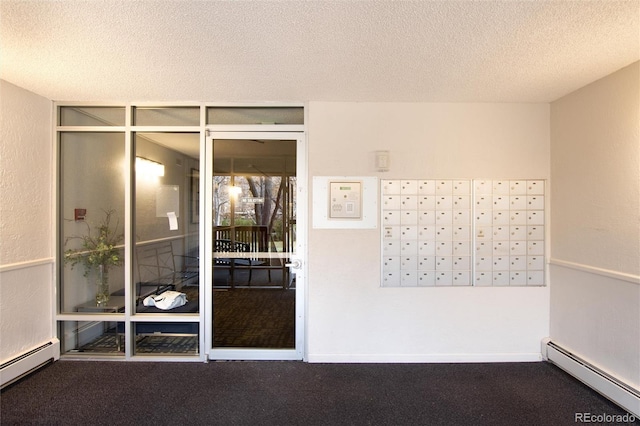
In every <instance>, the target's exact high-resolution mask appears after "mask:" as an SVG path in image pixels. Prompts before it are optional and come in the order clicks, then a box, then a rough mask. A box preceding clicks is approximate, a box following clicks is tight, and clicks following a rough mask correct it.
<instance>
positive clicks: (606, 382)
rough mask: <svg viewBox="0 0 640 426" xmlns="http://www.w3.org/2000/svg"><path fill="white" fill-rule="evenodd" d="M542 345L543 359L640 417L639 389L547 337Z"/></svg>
mask: <svg viewBox="0 0 640 426" xmlns="http://www.w3.org/2000/svg"><path fill="white" fill-rule="evenodd" d="M542 346H543V356H544V357H545V359H547V360H548V361H550V362H551V363H553V364H555V365H557V366H558V367H559V368H561V369H562V370H564V371H566V372H567V373H569V374H570V375H572V376H573V377H575V378H576V379H578V380H580V381H581V382H583V383H584V384H585V385H587V386H589V387H590V388H591V389H593V390H595V391H596V392H598V393H599V394H601V395H602V396H604V397H605V398H608V399H610V400H611V401H613V402H615V403H616V404H618V405H619V406H621V407H622V408H624V409H625V410H627V411H628V412H629V413H630V414H633V415H635V416H636V417H638V418H640V391H638V390H637V389H634V388H632V387H630V386H628V385H626V384H625V383H623V382H621V381H620V380H618V379H616V378H615V377H613V376H611V375H609V374H607V373H606V372H604V371H602V370H601V369H599V368H598V367H596V366H594V365H592V364H590V363H589V362H587V361H585V360H584V359H582V358H581V357H579V356H578V355H576V354H573V353H571V352H569V351H568V350H566V349H564V348H562V347H561V346H559V345H557V344H555V343H553V342H552V341H550V340H548V339H545V340H543V341H542ZM545 348H546V349H545Z"/></svg>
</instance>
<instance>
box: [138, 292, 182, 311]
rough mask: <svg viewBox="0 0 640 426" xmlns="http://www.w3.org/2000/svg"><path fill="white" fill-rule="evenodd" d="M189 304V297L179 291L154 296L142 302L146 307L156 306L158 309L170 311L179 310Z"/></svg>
mask: <svg viewBox="0 0 640 426" xmlns="http://www.w3.org/2000/svg"><path fill="white" fill-rule="evenodd" d="M185 303H187V295H186V294H184V293H180V292H179V291H172V290H169V291H165V292H164V293H161V294H152V295H151V296H147V297H145V299H144V300H143V301H142V304H143V305H144V306H155V307H156V308H158V309H163V310H169V309H173V308H178V307H180V306H183V305H184V304H185Z"/></svg>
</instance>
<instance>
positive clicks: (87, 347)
mask: <svg viewBox="0 0 640 426" xmlns="http://www.w3.org/2000/svg"><path fill="white" fill-rule="evenodd" d="M87 308H88V310H87V311H86V312H85V311H83V310H82V309H79V311H81V312H82V313H87V312H97V311H96V308H95V307H92V306H89V307H87ZM92 309H93V310H92ZM112 312H113V310H112V309H111V308H108V309H103V310H101V311H100V313H112ZM58 327H59V329H60V331H59V335H60V344H61V353H63V354H69V355H78V356H80V355H87V356H90V355H118V356H123V355H124V341H125V340H124V322H112V321H60V322H59V323H58Z"/></svg>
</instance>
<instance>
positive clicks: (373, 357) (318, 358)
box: [307, 352, 542, 364]
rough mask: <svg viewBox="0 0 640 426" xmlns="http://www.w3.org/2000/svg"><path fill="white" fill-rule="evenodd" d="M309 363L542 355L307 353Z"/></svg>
mask: <svg viewBox="0 0 640 426" xmlns="http://www.w3.org/2000/svg"><path fill="white" fill-rule="evenodd" d="M307 361H308V362H310V363H372V364H374V363H378V364H380V363H387V364H390V363H406V364H409V363H414V364H416V363H425V364H429V363H432V364H434V363H479V362H482V363H494V362H539V361H542V355H541V354H540V353H539V352H534V353H489V354H308V356H307Z"/></svg>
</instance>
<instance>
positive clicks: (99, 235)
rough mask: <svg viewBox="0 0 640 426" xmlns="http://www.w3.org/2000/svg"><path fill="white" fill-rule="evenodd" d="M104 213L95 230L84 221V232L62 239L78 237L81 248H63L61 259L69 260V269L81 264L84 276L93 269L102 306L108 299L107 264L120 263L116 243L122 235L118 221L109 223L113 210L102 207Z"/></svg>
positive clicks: (97, 298) (121, 258) (121, 238)
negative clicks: (112, 223)
mask: <svg viewBox="0 0 640 426" xmlns="http://www.w3.org/2000/svg"><path fill="white" fill-rule="evenodd" d="M104 213H105V217H104V219H103V220H102V221H101V222H100V223H99V224H98V226H97V227H96V228H95V229H94V230H92V229H91V225H89V224H88V223H86V222H85V224H86V226H87V234H86V235H82V236H73V237H69V238H67V239H66V240H65V246H66V245H67V243H68V242H69V241H72V240H80V248H77V249H68V250H66V251H65V252H64V262H65V263H66V264H70V265H71V269H73V267H74V266H76V265H78V264H82V265H83V266H84V276H85V277H89V275H90V274H91V273H92V272H95V273H96V305H97V306H105V305H106V304H107V302H109V267H110V266H120V265H122V263H123V261H124V259H123V257H122V255H121V248H119V247H118V245H119V244H120V243H121V242H122V240H123V238H124V236H123V235H122V234H121V233H118V226H119V221H116V224H115V226H113V227H112V226H111V220H112V216H113V214H114V213H115V210H113V209H112V210H104Z"/></svg>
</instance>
